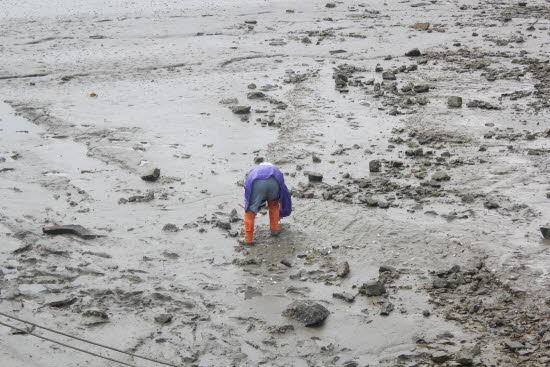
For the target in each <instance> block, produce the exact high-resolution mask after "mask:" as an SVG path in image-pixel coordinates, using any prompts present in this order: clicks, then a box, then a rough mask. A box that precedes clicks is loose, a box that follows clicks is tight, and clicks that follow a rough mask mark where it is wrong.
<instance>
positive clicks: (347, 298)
mask: <svg viewBox="0 0 550 367" xmlns="http://www.w3.org/2000/svg"><path fill="white" fill-rule="evenodd" d="M332 297H334V298H338V299H341V300H344V301H346V302H349V303H351V302H353V301H355V295H351V294H348V293H332Z"/></svg>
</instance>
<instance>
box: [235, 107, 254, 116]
mask: <svg viewBox="0 0 550 367" xmlns="http://www.w3.org/2000/svg"><path fill="white" fill-rule="evenodd" d="M250 109H251V107H250V106H233V107H231V112H233V113H235V114H237V115H244V114H247V113H250Z"/></svg>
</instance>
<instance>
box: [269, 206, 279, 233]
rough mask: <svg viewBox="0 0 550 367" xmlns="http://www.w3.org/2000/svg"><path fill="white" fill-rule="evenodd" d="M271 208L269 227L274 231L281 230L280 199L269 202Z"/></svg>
mask: <svg viewBox="0 0 550 367" xmlns="http://www.w3.org/2000/svg"><path fill="white" fill-rule="evenodd" d="M267 206H268V208H269V227H270V228H271V230H272V231H277V232H278V231H279V218H280V217H279V200H271V201H268V202H267Z"/></svg>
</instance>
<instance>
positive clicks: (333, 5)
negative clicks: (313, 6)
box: [325, 3, 336, 8]
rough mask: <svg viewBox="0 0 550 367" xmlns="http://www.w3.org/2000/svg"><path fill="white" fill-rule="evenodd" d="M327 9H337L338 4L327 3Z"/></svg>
mask: <svg viewBox="0 0 550 367" xmlns="http://www.w3.org/2000/svg"><path fill="white" fill-rule="evenodd" d="M325 7H327V8H336V4H335V3H326V5H325Z"/></svg>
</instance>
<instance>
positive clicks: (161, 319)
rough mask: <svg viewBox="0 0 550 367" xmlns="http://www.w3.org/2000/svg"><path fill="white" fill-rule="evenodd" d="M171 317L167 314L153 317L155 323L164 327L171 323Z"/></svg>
mask: <svg viewBox="0 0 550 367" xmlns="http://www.w3.org/2000/svg"><path fill="white" fill-rule="evenodd" d="M172 318H173V316H172V315H171V314H169V313H163V314H160V315H158V316H155V321H156V322H157V323H159V324H161V325H166V324H169V323H171V322H172Z"/></svg>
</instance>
